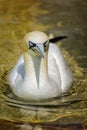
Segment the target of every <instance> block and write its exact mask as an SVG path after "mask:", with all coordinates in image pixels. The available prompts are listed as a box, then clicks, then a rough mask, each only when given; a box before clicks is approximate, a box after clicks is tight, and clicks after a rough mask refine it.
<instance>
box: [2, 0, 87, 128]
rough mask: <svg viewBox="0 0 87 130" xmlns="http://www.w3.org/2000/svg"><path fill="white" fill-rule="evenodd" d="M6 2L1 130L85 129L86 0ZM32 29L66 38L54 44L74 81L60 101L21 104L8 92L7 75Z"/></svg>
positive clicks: (86, 91)
mask: <svg viewBox="0 0 87 130" xmlns="http://www.w3.org/2000/svg"><path fill="white" fill-rule="evenodd" d="M5 2H6V0H4V1H0V9H1V12H0V29H1V30H0V39H1V42H0V104H1V107H0V129H1V130H4V129H9V130H10V129H11V130H14V129H19V127H20V129H21V130H27V129H31V130H33V129H34V130H36V129H44V130H51V129H52V130H53V129H54V130H58V128H59V130H63V129H65V128H67V129H68V128H71V127H72V130H73V129H74V130H75V128H76V130H80V129H82V128H84V129H85V127H86V126H85V125H86V124H87V116H86V115H87V80H86V79H87V75H86V74H87V62H86V61H87V49H86V42H87V38H86V22H85V21H84V18H85V19H86V17H85V15H86V11H87V8H86V5H87V4H86V2H85V0H83V2H82V1H81V0H73V1H69V0H66V2H64V1H63V0H61V1H57V0H54V1H52V0H50V1H46V0H42V1H41V2H40V1H39V0H32V1H28V0H22V1H20V0H19V1H17V2H15V1H14V0H13V1H8V6H7V5H6V4H5ZM44 4H45V6H43V5H44ZM77 4H78V7H77ZM54 7H55V8H54ZM32 30H41V31H45V32H47V33H48V34H49V33H50V32H51V33H54V34H55V35H56V36H58V35H59V36H60V35H65V36H68V38H67V39H65V40H63V41H62V43H61V42H60V43H58V45H59V46H60V48H61V49H62V52H63V54H64V56H65V58H66V60H67V62H68V64H69V66H70V67H71V69H72V71H73V75H74V82H73V86H72V88H71V89H70V90H69V91H68V92H66V93H64V94H62V95H61V96H60V97H57V98H54V99H50V100H46V101H39V102H36V101H35V102H34V101H29V102H25V101H23V100H21V99H19V98H17V97H16V96H15V95H13V93H12V91H11V90H10V87H9V85H8V82H7V77H8V74H9V72H10V70H11V69H12V67H13V66H14V63H15V62H16V61H17V59H18V57H19V55H20V53H22V51H24V50H25V49H26V48H25V45H24V44H22V43H23V41H22V38H23V37H24V35H25V34H26V33H27V32H29V31H32ZM48 30H49V31H48ZM5 120H7V121H5ZM14 122H16V123H14ZM50 122H51V123H50ZM34 123H35V124H34ZM9 124H10V125H9ZM36 124H37V125H36ZM59 124H60V126H59ZM67 124H68V125H67ZM71 124H79V125H71ZM80 124H83V125H80ZM15 125H17V127H15ZM2 126H3V127H2ZM10 126H11V128H10Z"/></svg>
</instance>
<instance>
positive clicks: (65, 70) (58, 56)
mask: <svg viewBox="0 0 87 130" xmlns="http://www.w3.org/2000/svg"><path fill="white" fill-rule="evenodd" d="M50 44H51V45H50V50H51V54H52V56H53V58H54V60H55V63H56V66H57V67H58V70H59V73H60V78H61V88H62V92H65V91H66V90H67V89H69V87H70V85H71V83H72V72H71V71H70V69H69V67H68V65H67V64H66V61H65V59H64V57H63V54H62V52H61V50H60V48H59V47H58V46H57V45H55V44H52V43H50Z"/></svg>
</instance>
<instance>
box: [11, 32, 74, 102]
mask: <svg viewBox="0 0 87 130" xmlns="http://www.w3.org/2000/svg"><path fill="white" fill-rule="evenodd" d="M24 39H25V42H26V43H27V46H28V50H27V51H26V52H24V53H23V55H21V57H20V58H19V60H18V62H17V63H16V65H15V66H14V68H13V69H12V71H11V72H10V75H9V83H10V86H11V88H12V91H13V93H14V94H15V95H16V96H18V97H20V98H21V99H24V100H30V99H34V100H41V99H48V98H52V97H56V96H59V95H60V94H61V93H63V92H66V91H67V90H68V89H69V88H70V86H71V84H72V72H71V71H70V69H69V67H68V65H67V64H66V61H65V59H64V57H63V55H62V53H61V50H60V49H59V47H58V46H57V45H56V44H53V43H51V42H49V41H50V40H49V37H48V36H47V35H46V34H45V33H44V32H40V31H33V32H30V33H28V34H27V35H26V36H25V37H24Z"/></svg>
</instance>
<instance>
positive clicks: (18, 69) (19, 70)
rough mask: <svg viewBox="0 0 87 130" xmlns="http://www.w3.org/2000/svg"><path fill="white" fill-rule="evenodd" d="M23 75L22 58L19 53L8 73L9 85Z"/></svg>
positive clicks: (13, 84)
mask: <svg viewBox="0 0 87 130" xmlns="http://www.w3.org/2000/svg"><path fill="white" fill-rule="evenodd" d="M23 77H24V59H23V55H21V57H20V58H19V60H18V61H17V63H16V65H15V66H14V68H13V69H12V71H11V72H10V74H9V83H10V85H11V86H12V87H14V86H15V84H16V82H17V81H18V80H21V79H23Z"/></svg>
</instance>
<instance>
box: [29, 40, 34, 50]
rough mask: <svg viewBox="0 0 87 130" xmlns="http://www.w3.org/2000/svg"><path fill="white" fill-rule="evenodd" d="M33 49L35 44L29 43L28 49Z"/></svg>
mask: <svg viewBox="0 0 87 130" xmlns="http://www.w3.org/2000/svg"><path fill="white" fill-rule="evenodd" d="M33 47H36V44H35V43H33V42H31V41H29V49H30V48H33Z"/></svg>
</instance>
